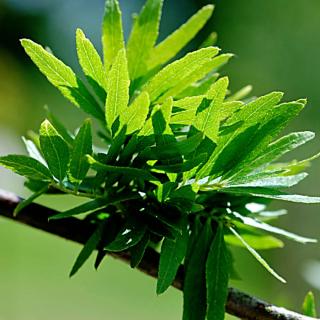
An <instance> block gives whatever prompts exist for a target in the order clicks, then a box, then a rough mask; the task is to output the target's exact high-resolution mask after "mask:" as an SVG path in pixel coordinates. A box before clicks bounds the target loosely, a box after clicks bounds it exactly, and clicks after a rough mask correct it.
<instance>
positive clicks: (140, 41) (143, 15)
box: [127, 0, 163, 80]
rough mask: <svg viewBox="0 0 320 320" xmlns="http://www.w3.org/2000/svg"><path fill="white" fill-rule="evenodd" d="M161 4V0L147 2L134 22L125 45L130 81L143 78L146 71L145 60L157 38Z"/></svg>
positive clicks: (148, 0)
mask: <svg viewBox="0 0 320 320" xmlns="http://www.w3.org/2000/svg"><path fill="white" fill-rule="evenodd" d="M162 3H163V0H147V2H146V3H145V5H144V7H143V8H142V10H141V12H140V14H139V16H138V17H137V18H136V19H135V20H134V24H133V28H132V30H131V34H130V37H129V40H128V45H127V53H128V65H129V74H130V79H131V80H134V79H137V78H139V77H141V76H143V75H144V74H145V73H146V71H147V60H148V59H149V56H150V52H151V50H152V48H153V46H154V44H155V42H156V40H157V38H158V32H159V23H160V16H161V8H162Z"/></svg>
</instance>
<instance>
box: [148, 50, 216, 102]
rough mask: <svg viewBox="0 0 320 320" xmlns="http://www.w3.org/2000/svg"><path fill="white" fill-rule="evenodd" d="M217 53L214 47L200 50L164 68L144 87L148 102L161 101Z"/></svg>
mask: <svg viewBox="0 0 320 320" xmlns="http://www.w3.org/2000/svg"><path fill="white" fill-rule="evenodd" d="M218 52H219V49H218V48H214V47H209V48H204V49H200V50H197V51H194V52H191V53H188V54H187V55H186V56H184V57H183V58H181V59H180V60H177V61H175V62H173V63H171V64H170V65H168V66H166V67H165V68H164V69H162V70H161V71H160V72H159V73H157V74H156V75H155V76H154V77H153V78H152V79H151V80H150V81H149V82H147V84H146V85H145V86H144V90H145V91H147V92H148V93H149V96H150V100H151V101H158V100H159V101H160V102H161V101H163V100H164V99H165V98H167V97H168V96H170V94H171V93H170V94H169V95H168V92H169V90H170V89H172V88H174V87H175V86H179V84H180V82H181V79H188V77H189V78H190V77H191V76H192V75H193V73H194V72H195V71H196V70H198V69H199V68H201V67H202V66H203V65H205V64H206V63H207V62H210V61H211V59H212V58H213V56H215V55H216V54H217V53H218ZM177 75H179V76H177ZM192 82H193V81H191V83H192ZM178 93H179V92H178ZM162 96H163V97H162Z"/></svg>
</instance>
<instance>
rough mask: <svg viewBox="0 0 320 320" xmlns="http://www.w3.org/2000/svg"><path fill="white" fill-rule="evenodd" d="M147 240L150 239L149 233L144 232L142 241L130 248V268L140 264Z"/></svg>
mask: <svg viewBox="0 0 320 320" xmlns="http://www.w3.org/2000/svg"><path fill="white" fill-rule="evenodd" d="M149 239H150V236H149V233H148V232H145V234H144V236H143V237H142V239H141V240H140V241H139V242H138V243H137V244H136V245H135V246H133V247H131V248H130V253H131V260H130V265H131V268H135V267H137V266H138V265H139V264H140V262H141V260H142V259H143V256H144V253H145V251H146V249H147V247H148V243H149Z"/></svg>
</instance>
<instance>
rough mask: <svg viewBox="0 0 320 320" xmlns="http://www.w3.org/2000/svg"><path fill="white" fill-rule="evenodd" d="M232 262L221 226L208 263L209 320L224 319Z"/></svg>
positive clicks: (211, 248)
mask: <svg viewBox="0 0 320 320" xmlns="http://www.w3.org/2000/svg"><path fill="white" fill-rule="evenodd" d="M230 262H231V261H230V257H229V252H228V251H227V247H226V245H225V242H224V232H223V227H222V226H219V227H218V229H217V232H216V234H215V237H214V240H213V241H212V244H211V247H210V250H209V254H208V258H207V261H206V282H207V301H208V302H207V303H208V311H207V319H208V320H223V319H224V315H225V303H226V300H227V295H228V282H229V273H230V264H231V263H230Z"/></svg>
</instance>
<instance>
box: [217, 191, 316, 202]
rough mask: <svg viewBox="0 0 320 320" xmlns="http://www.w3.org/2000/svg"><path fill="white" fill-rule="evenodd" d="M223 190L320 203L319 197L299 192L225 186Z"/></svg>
mask: <svg viewBox="0 0 320 320" xmlns="http://www.w3.org/2000/svg"><path fill="white" fill-rule="evenodd" d="M223 192H226V193H233V194H239V195H243V194H245V195H247V196H253V197H259V198H266V199H276V200H283V201H290V202H298V203H320V197H309V196H302V195H299V194H287V193H285V192H282V191H279V190H276V189H271V188H250V187H243V188H226V189H223Z"/></svg>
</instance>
